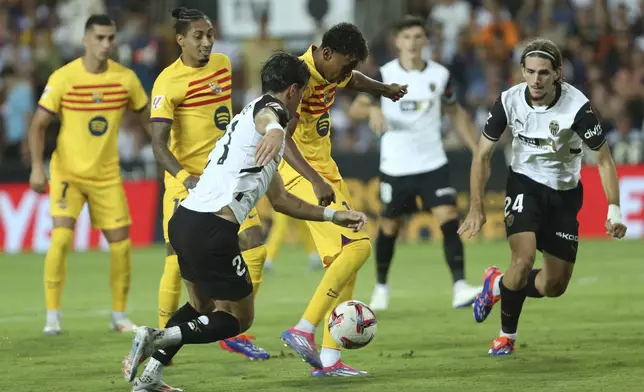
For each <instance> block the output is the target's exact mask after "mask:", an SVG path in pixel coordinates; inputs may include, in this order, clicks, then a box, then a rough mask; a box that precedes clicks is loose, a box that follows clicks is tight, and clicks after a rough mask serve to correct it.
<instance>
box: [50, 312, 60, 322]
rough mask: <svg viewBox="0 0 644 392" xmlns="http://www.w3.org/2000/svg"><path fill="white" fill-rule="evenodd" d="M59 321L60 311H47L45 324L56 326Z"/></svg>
mask: <svg viewBox="0 0 644 392" xmlns="http://www.w3.org/2000/svg"><path fill="white" fill-rule="evenodd" d="M59 320H60V310H48V311H47V324H56V323H57V322H58V321H59Z"/></svg>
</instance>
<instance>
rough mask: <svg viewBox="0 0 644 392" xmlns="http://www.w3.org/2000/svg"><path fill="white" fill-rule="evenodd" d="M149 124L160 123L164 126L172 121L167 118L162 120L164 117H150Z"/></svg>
mask: <svg viewBox="0 0 644 392" xmlns="http://www.w3.org/2000/svg"><path fill="white" fill-rule="evenodd" d="M150 122H162V123H166V124H172V120H171V119H169V118H164V117H152V118H151V119H150Z"/></svg>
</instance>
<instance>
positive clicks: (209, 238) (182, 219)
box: [168, 206, 253, 301]
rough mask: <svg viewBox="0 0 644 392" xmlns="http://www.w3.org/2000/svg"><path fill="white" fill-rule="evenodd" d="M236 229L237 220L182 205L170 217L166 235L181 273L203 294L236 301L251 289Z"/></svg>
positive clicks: (250, 291)
mask: <svg viewBox="0 0 644 392" xmlns="http://www.w3.org/2000/svg"><path fill="white" fill-rule="evenodd" d="M238 231H239V225H238V224H236V223H232V222H229V221H227V220H225V219H223V218H220V217H219V216H217V215H215V214H212V213H208V212H196V211H192V210H189V209H187V208H184V207H181V206H179V208H178V209H177V210H176V212H175V213H174V214H173V215H172V218H170V222H169V223H168V236H169V237H170V245H172V248H174V250H175V252H177V257H178V259H179V268H180V269H181V276H182V277H183V279H185V280H187V281H190V282H192V283H194V284H195V285H196V286H197V290H199V294H201V295H202V296H207V297H210V298H213V299H217V300H228V301H239V300H241V299H243V298H245V297H247V296H248V295H250V294H251V293H252V292H253V284H252V283H251V280H250V275H249V273H248V267H247V266H246V263H245V262H244V259H243V258H242V255H241V250H240V249H239V237H238V235H237V232H238Z"/></svg>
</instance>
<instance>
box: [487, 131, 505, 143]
mask: <svg viewBox="0 0 644 392" xmlns="http://www.w3.org/2000/svg"><path fill="white" fill-rule="evenodd" d="M483 136H485V138H486V139H487V140H490V141H493V142H498V141H499V139H501V138H500V137H497V138H496V139H495V138H493V137H492V136H490V135H488V134H487V133H485V131H483Z"/></svg>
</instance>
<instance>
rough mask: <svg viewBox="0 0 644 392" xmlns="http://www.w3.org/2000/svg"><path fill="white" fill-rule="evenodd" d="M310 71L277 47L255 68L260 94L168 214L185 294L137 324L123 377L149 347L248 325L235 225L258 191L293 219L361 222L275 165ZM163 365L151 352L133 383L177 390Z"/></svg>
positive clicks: (168, 347) (169, 349)
mask: <svg viewBox="0 0 644 392" xmlns="http://www.w3.org/2000/svg"><path fill="white" fill-rule="evenodd" d="M309 76H310V73H309V71H308V68H307V65H306V64H305V63H304V62H303V61H302V60H300V59H299V58H297V57H295V56H292V55H290V54H286V53H280V54H276V55H273V56H272V57H271V58H270V59H269V60H268V61H267V62H266V64H265V65H264V67H263V68H262V73H261V79H262V89H263V91H264V92H265V94H264V95H263V96H261V97H259V98H257V99H255V100H254V101H252V102H251V103H249V104H248V105H246V107H245V108H244V109H243V110H242V112H241V113H240V114H238V115H236V116H235V117H234V118H233V119H232V121H231V123H230V125H228V127H227V129H226V134H225V135H224V136H223V137H222V138H221V139H220V140H219V141H218V142H217V144H216V145H215V148H214V149H213V151H212V152H211V153H210V156H209V160H208V163H207V164H206V167H205V169H204V172H203V174H202V176H201V177H200V179H199V182H198V183H197V185H196V187H195V188H194V189H191V190H190V193H189V195H188V197H187V198H186V199H185V200H184V201H183V202H182V203H181V206H180V207H179V208H178V209H177V211H176V212H175V213H174V215H173V216H172V219H171V220H170V223H169V237H170V243H171V244H172V247H173V248H174V249H175V250H176V252H177V255H178V258H179V266H180V269H181V276H182V277H183V280H184V282H185V284H186V287H187V289H188V293H189V296H190V301H189V302H188V303H186V304H185V305H184V306H183V307H182V308H180V309H179V310H178V311H177V312H175V313H174V315H173V316H172V318H170V320H169V321H168V324H167V326H166V328H165V329H154V328H149V327H140V328H139V329H138V331H137V333H136V336H135V338H134V341H133V344H132V348H131V351H130V354H129V355H128V356H127V357H126V359H125V360H124V368H123V373H124V374H125V378H126V379H127V380H128V381H132V380H134V378H135V377H136V372H137V368H138V366H139V365H140V363H141V362H142V361H144V360H145V359H146V358H148V357H150V356H151V355H152V354H153V353H154V352H155V351H157V352H160V353H161V355H163V356H164V357H166V358H167V357H169V359H170V360H171V359H172V356H174V355H175V354H176V353H177V352H178V351H179V349H180V347H181V346H182V345H183V344H201V343H211V342H215V341H219V340H222V339H226V338H229V337H232V336H236V335H238V334H240V333H242V332H244V331H246V330H247V329H248V328H249V327H250V326H251V324H252V323H253V318H254V298H253V286H252V283H251V280H250V276H249V273H248V269H247V267H246V264H245V263H244V260H243V258H242V256H241V251H240V248H239V241H238V237H237V232H238V230H239V225H240V223H241V222H243V221H244V219H245V218H246V215H247V214H248V212H249V211H250V210H251V209H252V208H253V207H254V206H255V204H256V203H257V201H258V200H259V199H260V198H261V197H262V196H263V195H264V194H266V195H267V197H268V199H269V201H270V202H271V204H272V205H273V208H274V209H275V210H276V211H278V212H281V213H283V214H286V215H289V216H292V217H294V218H297V219H304V220H312V221H330V222H333V223H335V224H337V225H341V226H344V227H349V228H352V229H354V230H356V231H358V230H361V229H362V228H363V226H364V224H365V223H366V216H365V215H364V214H363V213H361V212H357V211H334V210H332V209H330V208H328V207H327V208H325V207H320V206H315V205H312V204H308V203H306V202H305V201H303V200H301V199H299V198H297V197H295V196H293V195H291V194H290V193H288V192H287V191H286V190H285V189H284V184H283V182H282V179H281V177H280V176H279V174H278V173H276V171H277V166H278V164H279V162H280V160H281V159H282V155H283V153H284V137H285V131H284V128H286V125H287V123H288V121H289V120H290V118H291V114H292V113H295V112H296V109H297V106H298V104H299V103H300V100H301V99H302V94H303V91H304V88H305V87H306V85H307V83H308V79H309ZM162 369H163V365H162V363H161V362H160V361H158V360H157V359H156V355H155V357H153V358H151V359H150V361H148V363H147V365H146V367H145V370H144V372H143V375H142V376H141V377H140V378H138V379H137V380H136V382H135V384H134V388H133V391H161V390H163V391H179V389H176V388H172V387H170V386H168V385H167V384H165V383H164V382H163V381H162V379H161V372H162Z"/></svg>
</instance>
